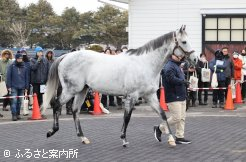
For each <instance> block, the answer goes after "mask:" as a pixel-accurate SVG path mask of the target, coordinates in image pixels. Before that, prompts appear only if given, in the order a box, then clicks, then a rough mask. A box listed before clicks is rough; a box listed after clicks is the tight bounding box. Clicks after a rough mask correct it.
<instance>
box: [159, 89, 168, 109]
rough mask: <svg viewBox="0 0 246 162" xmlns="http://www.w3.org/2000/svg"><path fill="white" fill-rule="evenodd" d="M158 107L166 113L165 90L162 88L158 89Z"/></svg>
mask: <svg viewBox="0 0 246 162" xmlns="http://www.w3.org/2000/svg"><path fill="white" fill-rule="evenodd" d="M160 106H161V108H162V109H163V110H164V111H168V108H167V104H166V100H165V90H164V87H163V86H161V87H160Z"/></svg>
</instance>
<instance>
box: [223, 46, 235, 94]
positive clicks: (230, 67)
mask: <svg viewBox="0 0 246 162" xmlns="http://www.w3.org/2000/svg"><path fill="white" fill-rule="evenodd" d="M228 50H229V49H228V47H223V48H222V53H223V61H224V62H225V65H226V69H225V70H224V72H225V74H226V81H225V87H228V85H229V84H231V80H232V79H233V78H234V64H233V61H232V59H231V57H230V54H229V51H228ZM225 94H227V89H226V90H225ZM225 96H226V95H225Z"/></svg>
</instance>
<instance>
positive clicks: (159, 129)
mask: <svg viewBox="0 0 246 162" xmlns="http://www.w3.org/2000/svg"><path fill="white" fill-rule="evenodd" d="M145 99H146V100H147V102H148V103H149V104H150V106H151V108H152V109H153V110H154V111H155V112H156V113H157V114H158V115H160V117H161V118H162V120H163V122H162V123H161V124H160V125H159V126H155V127H154V133H155V138H156V139H157V140H158V141H159V142H161V134H162V133H165V134H168V135H169V136H168V144H169V145H170V146H172V147H175V146H176V143H175V140H174V138H173V135H172V131H171V128H170V126H169V124H168V122H167V116H166V113H165V111H164V110H163V109H162V108H161V106H160V104H159V102H158V99H157V95H156V94H155V93H154V94H151V95H149V96H147V97H145Z"/></svg>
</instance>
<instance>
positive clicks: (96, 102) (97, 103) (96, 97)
mask: <svg viewBox="0 0 246 162" xmlns="http://www.w3.org/2000/svg"><path fill="white" fill-rule="evenodd" d="M92 114H93V115H100V114H102V110H101V108H100V99H99V93H98V92H95V95H94V111H93V113H92Z"/></svg>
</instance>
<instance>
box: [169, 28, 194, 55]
mask: <svg viewBox="0 0 246 162" xmlns="http://www.w3.org/2000/svg"><path fill="white" fill-rule="evenodd" d="M173 37H174V41H175V47H174V48H173V54H174V55H175V53H174V51H175V50H176V49H180V50H181V51H182V52H183V53H184V54H185V57H186V58H187V56H189V55H190V54H192V53H193V52H195V51H194V50H191V51H185V50H184V49H183V48H182V47H181V46H180V45H179V42H178V40H177V37H176V32H175V31H174V32H173ZM175 56H177V55H175Z"/></svg>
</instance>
